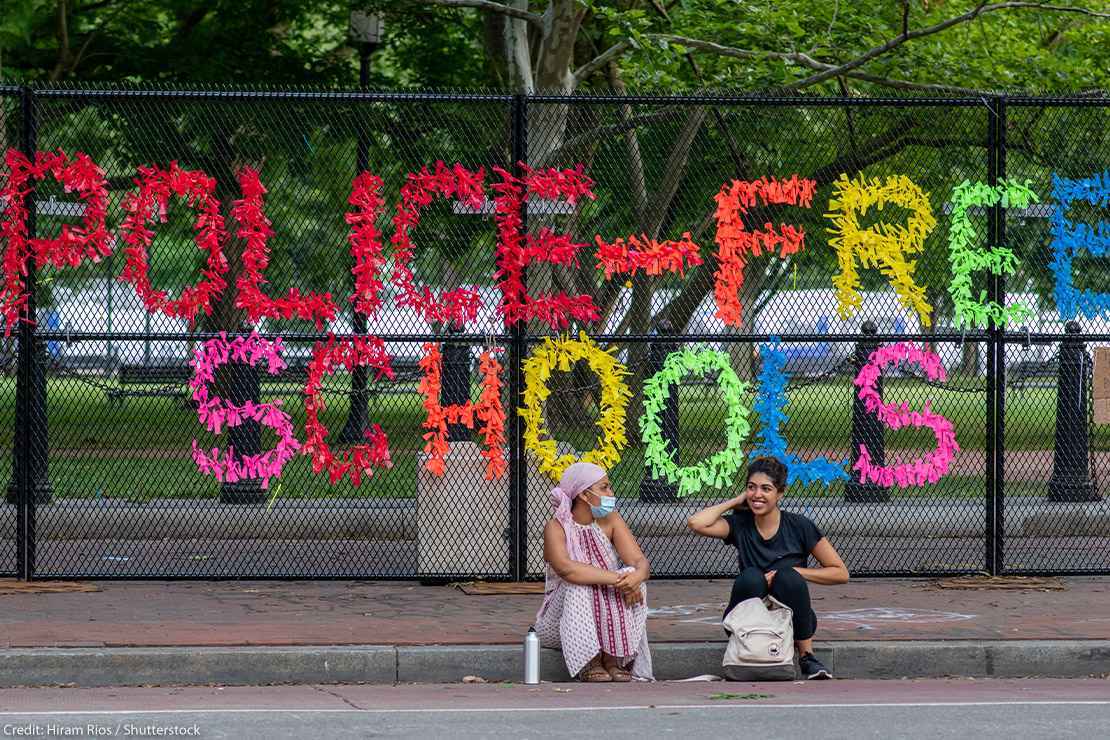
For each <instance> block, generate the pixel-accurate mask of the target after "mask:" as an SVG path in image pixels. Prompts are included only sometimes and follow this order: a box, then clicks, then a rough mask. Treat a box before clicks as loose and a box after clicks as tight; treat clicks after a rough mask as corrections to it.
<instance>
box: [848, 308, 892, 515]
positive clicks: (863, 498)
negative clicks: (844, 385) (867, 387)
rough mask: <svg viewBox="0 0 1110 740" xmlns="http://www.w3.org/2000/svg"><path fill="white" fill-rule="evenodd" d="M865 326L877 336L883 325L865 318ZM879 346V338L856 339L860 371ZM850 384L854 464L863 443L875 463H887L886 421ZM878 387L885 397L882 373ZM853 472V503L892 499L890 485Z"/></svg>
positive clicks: (850, 483)
mask: <svg viewBox="0 0 1110 740" xmlns="http://www.w3.org/2000/svg"><path fill="white" fill-rule="evenodd" d="M862 329H863V333H864V334H866V335H868V336H875V335H876V334H878V333H879V327H877V326H875V323H874V322H873V321H865V322H863V327H862ZM878 348H879V342H878V341H877V340H874V339H866V340H864V341H862V342H857V343H856V354H855V358H854V362H853V363H852V367H853V368H855V371H856V373H857V374H858V373H859V371H860V370H861V369H862V368H863V366H864V365H866V364H867V361H868V358H869V357H870V356H871V353H872V352H874V351H875V350H877V349H878ZM850 387H851V389H852V466H855V464H856V462H857V461H858V460H859V446H860V445H861V444H863V445H866V446H867V452H868V454H869V455H871V463H872V464H873V465H884V464H885V463H886V441H885V439H884V438H883V423H882V422H881V421H879V417H877V416H875V414H874V413H872V412H870V411H868V410H867V407H866V406H865V405H864V403H863V401H861V400H860V397H859V394H858V393H856V387H855V386H854V385H852V386H850ZM875 389H876V390H877V391H878V392H879V397H880V398H882V395H883V379H882V377H880V378H879V379H878V380H877V381H876V383H875ZM851 475H852V480H850V481H848V482H847V483H845V484H844V500H845V501H849V502H852V503H883V502H886V501H890V489H888V488H885V487H883V486H880V485H878V484H877V483H871V482H867V483H860V482H859V478H858V476H857V474H856V473H855V471H854V470H853V471H852V472H851Z"/></svg>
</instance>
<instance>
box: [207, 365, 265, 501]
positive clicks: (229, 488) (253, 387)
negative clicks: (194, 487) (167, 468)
mask: <svg viewBox="0 0 1110 740" xmlns="http://www.w3.org/2000/svg"><path fill="white" fill-rule="evenodd" d="M215 387H216V388H218V389H220V395H221V396H223V397H224V398H226V399H228V401H230V402H231V403H234V404H235V405H236V406H242V405H243V404H244V403H246V402H247V401H254V402H255V403H258V402H259V398H260V397H261V395H262V382H261V377H260V376H259V373H258V368H256V367H251V365H250V364H249V363H246V362H229V363H227V364H225V365H221V366H220V367H218V368H216V373H215ZM227 443H228V445H229V446H230V447H233V448H234V449H235V454H236V456H243V455H257V454H259V453H260V452H262V425H261V424H259V422H257V421H254V420H253V419H251V420H249V421H244V422H243V423H242V424H239V425H238V426H234V427H231V428H229V429H228V432H227ZM265 500H266V492H265V491H263V490H262V481H260V480H259V479H257V478H252V479H249V480H240V481H235V482H233V483H222V484H220V502H221V503H225V504H260V503H262V502H264V501H265Z"/></svg>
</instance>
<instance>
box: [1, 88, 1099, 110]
mask: <svg viewBox="0 0 1110 740" xmlns="http://www.w3.org/2000/svg"><path fill="white" fill-rule="evenodd" d="M27 88H29V89H30V90H31V91H32V93H33V94H34V95H35V97H39V98H43V99H51V98H69V99H129V98H139V99H142V98H155V99H190V100H221V99H222V100H227V99H234V100H302V101H334V102H433V101H439V102H472V103H509V102H511V101H512V100H513V99H514V98H521V99H524V100H526V101H527V102H529V103H540V104H544V103H546V104H571V105H606V104H615V103H641V104H650V105H683V104H685V105H695V104H703V105H722V106H743V105H760V106H794V107H843V106H853V107H855V106H895V107H939V106H949V107H969V106H985V105H988V104H989V103H990V101H993V100H999V101H1005V102H1006V103H1007V104H1009V105H1020V106H1110V91H1102V90H1098V91H1090V92H1084V93H1076V94H1073V95H1060V94H1050V95H1043V96H1042V95H1030V94H1025V93H1022V94H1007V93H1003V92H999V93H988V92H984V93H983V94H982V95H965V96H957V95H904V96H880V97H873V96H872V97H844V96H819V95H802V94H789V93H781V92H776V91H763V92H750V91H740V90H737V91H729V90H723V91H721V90H704V91H693V92H679V93H673V92H672V93H666V92H645V93H627V94H619V95H618V94H612V93H607V92H589V93H581V92H579V93H574V94H570V95H567V94H552V93H537V94H531V95H517V94H513V93H511V92H507V91H503V90H435V89H429V90H359V89H350V88H347V89H344V88H335V89H326V88H313V87H307V86H304V87H287V88H279V87H266V86H263V85H253V86H252V85H243V86H233V85H186V86H181V87H175V86H171V85H150V84H144V85H126V84H94V85H81V84H61V85H59V84H57V83H52V84H49V85H45V84H43V85H40V84H37V83H32V84H30V85H28V86H27ZM22 89H24V88H23V87H21V86H19V85H14V84H0V93H5V94H12V93H18V92H20V91H21V90H22Z"/></svg>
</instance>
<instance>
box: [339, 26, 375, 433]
mask: <svg viewBox="0 0 1110 740" xmlns="http://www.w3.org/2000/svg"><path fill="white" fill-rule="evenodd" d="M381 36H382V17H381V15H380V14H378V13H366V12H364V11H361V10H355V11H352V12H351V17H350V39H351V41H352V43H354V44H355V45H356V46H357V48H358V87H359V90H361V91H362V92H366V91H367V89H368V88H369V86H370V57H371V55H372V54H373V53H374V50H375V49H377V48H378V43H379V42H380V41H381ZM355 126H357V127H358V149H357V153H356V156H355V167H356V169H355V175H356V176H357V175H358V174H359V173H360V172H365V171H366V170H367V169H368V168H369V167H370V137H369V134H368V133H367V131H366V125H365V123H364V120H363V116H361V115H358V114H357V112H356V115H355ZM351 284H352V286H353V285H354V274H352V275H351ZM366 328H367V327H366V316H365V315H364V314H362V313H361V312H359V311H354V310H353V308H352V314H351V331H352V332H353V333H355V334H366ZM367 378H368V372H367V368H365V367H362V366H356V367H355V368H354V369H353V370H352V371H351V395H350V408H349V409H348V411H347V423H346V424H344V425H343V431H341V432H340V433H339V441H340V442H345V443H348V444H349V443H352V442H358V441H360V440H361V439H362V438H363V432H364V431H365V429H366V426H367V409H366V401H367V399H366V385H367Z"/></svg>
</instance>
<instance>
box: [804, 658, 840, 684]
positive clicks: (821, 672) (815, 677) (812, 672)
mask: <svg viewBox="0 0 1110 740" xmlns="http://www.w3.org/2000/svg"><path fill="white" fill-rule="evenodd" d="M798 669H799V670H800V671H801V672H802V675H803V676H805V677H806V678H807V679H809V680H810V681H824V680H827V679H830V678H832V677H833V674H832V673H830V672H829V669H828V668H826V667H825V666H824V665H823V664H822V663H821V661H819V660H817V656H816V655H814V654H813V653H806V654H805V655H803V656H802V657H801V658H799V659H798Z"/></svg>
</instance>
